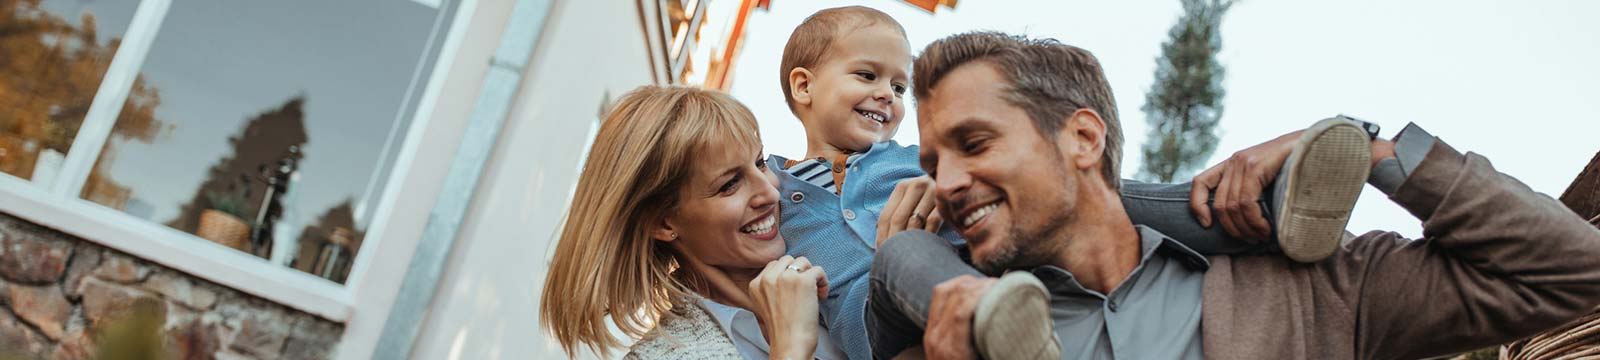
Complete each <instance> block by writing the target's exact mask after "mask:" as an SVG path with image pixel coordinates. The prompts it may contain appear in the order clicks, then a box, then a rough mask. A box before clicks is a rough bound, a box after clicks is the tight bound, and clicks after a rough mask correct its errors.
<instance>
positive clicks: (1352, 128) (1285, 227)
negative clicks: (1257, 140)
mask: <svg viewBox="0 0 1600 360" xmlns="http://www.w3.org/2000/svg"><path fill="white" fill-rule="evenodd" d="M1284 166H1285V167H1286V168H1287V171H1285V172H1284V174H1285V175H1284V178H1283V179H1278V183H1277V186H1278V187H1282V188H1283V190H1284V191H1278V192H1277V193H1278V194H1282V195H1281V196H1278V197H1277V199H1275V201H1277V202H1278V203H1277V204H1274V205H1276V206H1275V207H1274V208H1275V209H1277V210H1278V219H1277V226H1278V245H1279V246H1280V247H1281V248H1282V249H1283V253H1284V255H1288V256H1289V258H1291V259H1294V260H1295V261H1300V262H1306V263H1309V262H1316V261H1320V260H1322V259H1324V258H1327V257H1328V256H1329V255H1333V252H1334V251H1335V250H1338V249H1339V246H1340V242H1341V241H1342V240H1343V239H1344V234H1345V225H1347V224H1349V222H1350V211H1351V209H1354V208H1355V205H1356V199H1357V198H1360V196H1361V189H1362V187H1363V186H1364V185H1366V182H1367V175H1368V174H1369V173H1370V172H1371V171H1372V148H1371V138H1370V137H1369V136H1368V135H1367V132H1366V130H1364V129H1362V128H1361V126H1360V125H1357V124H1356V123H1354V122H1352V121H1350V120H1347V119H1344V118H1342V117H1334V118H1329V119H1323V120H1322V121H1319V122H1317V123H1316V124H1314V125H1311V128H1308V129H1306V131H1305V132H1303V133H1301V135H1300V141H1299V142H1298V143H1296V144H1295V146H1294V152H1292V153H1290V154H1289V160H1288V161H1286V163H1285V164H1284Z"/></svg>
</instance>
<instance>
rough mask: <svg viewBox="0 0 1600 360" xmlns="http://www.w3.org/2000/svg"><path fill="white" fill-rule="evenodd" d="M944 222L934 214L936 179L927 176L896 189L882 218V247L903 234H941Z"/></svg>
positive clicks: (897, 185) (910, 180)
mask: <svg viewBox="0 0 1600 360" xmlns="http://www.w3.org/2000/svg"><path fill="white" fill-rule="evenodd" d="M943 224H944V222H943V221H941V219H940V218H939V212H937V211H934V210H933V178H930V177H928V176H927V175H923V176H918V177H916V178H912V179H906V180H905V181H901V182H900V183H899V184H895V185H894V192H893V193H891V194H889V201H888V202H885V203H884V204H883V213H880V214H878V246H883V241H884V240H888V239H889V237H890V236H894V234H898V233H900V232H901V231H905V230H910V229H922V230H927V231H928V232H938V231H939V226H941V225H943Z"/></svg>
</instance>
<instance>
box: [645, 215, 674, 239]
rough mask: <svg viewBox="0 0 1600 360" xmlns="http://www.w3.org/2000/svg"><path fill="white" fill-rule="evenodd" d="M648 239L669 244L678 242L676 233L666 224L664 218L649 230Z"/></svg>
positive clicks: (670, 225)
mask: <svg viewBox="0 0 1600 360" xmlns="http://www.w3.org/2000/svg"><path fill="white" fill-rule="evenodd" d="M650 238H652V239H656V240H657V241H662V242H669V243H670V242H673V241H676V240H678V231H677V230H676V229H674V228H673V226H672V224H669V223H668V222H667V219H666V218H662V219H661V221H659V222H657V223H656V225H655V226H654V228H653V229H650Z"/></svg>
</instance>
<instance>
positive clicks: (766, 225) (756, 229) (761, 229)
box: [739, 215, 778, 234]
mask: <svg viewBox="0 0 1600 360" xmlns="http://www.w3.org/2000/svg"><path fill="white" fill-rule="evenodd" d="M777 223H778V217H777V216H770V215H768V216H767V219H766V220H761V221H760V222H757V223H754V224H750V225H748V226H745V227H744V228H741V229H739V232H742V233H746V234H765V233H768V232H771V231H772V226H773V225H776V224H777Z"/></svg>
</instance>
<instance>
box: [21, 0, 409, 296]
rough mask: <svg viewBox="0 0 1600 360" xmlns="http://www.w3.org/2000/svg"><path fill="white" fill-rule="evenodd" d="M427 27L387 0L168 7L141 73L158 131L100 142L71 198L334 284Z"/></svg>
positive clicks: (364, 220) (372, 189) (404, 111)
mask: <svg viewBox="0 0 1600 360" xmlns="http://www.w3.org/2000/svg"><path fill="white" fill-rule="evenodd" d="M0 1H4V0H0ZM438 16H439V10H438V9H436V8H434V7H432V6H429V5H425V4H422V3H419V2H412V1H396V0H345V1H312V0H280V1H246V0H211V1H182V2H174V3H173V4H172V7H171V10H170V12H169V13H168V14H167V15H166V19H165V21H164V22H163V23H162V24H161V27H160V31H159V32H158V33H157V35H156V39H155V43H154V45H153V46H152V48H151V49H150V54H149V57H148V58H147V59H145V63H144V68H143V69H141V72H142V74H143V76H144V77H145V80H146V81H147V86H149V87H150V88H152V89H153V90H156V91H159V92H160V101H159V106H156V107H154V111H153V116H154V118H157V119H160V120H161V122H162V123H163V124H164V125H165V126H164V127H163V128H162V132H161V133H160V135H159V136H157V137H155V139H154V140H152V141H148V142H139V141H129V140H126V139H121V138H117V139H113V140H112V141H109V142H108V143H107V145H106V148H105V150H104V151H103V152H102V154H101V155H100V158H99V162H98V163H96V166H95V168H94V172H93V174H92V175H91V178H90V181H89V184H88V185H86V186H85V188H84V191H83V197H84V198H85V199H89V200H91V201H94V202H96V203H99V204H102V205H105V206H109V207H112V208H116V209H120V210H122V211H123V212H125V213H127V214H130V215H133V216H136V217H140V218H144V219H148V220H150V221H155V222H159V223H162V224H165V225H167V226H170V227H172V228H175V229H178V230H182V231H186V232H190V233H194V234H196V235H198V236H199V237H201V238H204V239H207V240H210V241H212V242H215V243H218V244H221V245H223V246H228V247H231V248H234V249H238V250H240V251H243V252H247V253H250V254H254V255H256V256H260V257H263V258H266V259H269V260H270V261H272V262H274V263H278V264H283V265H287V266H292V267H294V268H296V269H300V270H302V271H306V272H308V273H312V274H314V275H317V276H320V277H324V278H328V279H330V280H333V281H335V282H343V281H344V279H345V277H346V276H348V272H349V268H350V262H351V260H352V259H354V257H355V255H356V253H358V251H359V250H360V249H361V244H362V240H363V237H364V236H365V231H366V227H367V226H368V222H369V221H371V216H372V213H373V212H375V210H376V209H374V207H375V205H376V204H375V202H376V201H377V196H378V194H379V193H381V190H382V189H381V188H380V187H381V186H382V184H384V183H385V181H384V180H386V177H387V172H388V171H389V168H390V167H391V164H392V162H393V160H394V159H393V156H394V153H395V152H396V151H397V149H398V148H399V144H398V143H399V141H400V140H401V139H398V138H397V137H399V136H400V135H401V134H403V133H404V132H403V131H400V129H402V128H403V127H404V126H405V125H407V124H406V123H407V121H406V120H407V119H409V118H410V115H411V114H410V112H411V110H410V109H409V108H410V107H411V106H412V105H411V102H412V101H414V100H415V96H416V94H418V93H420V92H421V91H420V87H421V85H420V84H417V83H415V82H414V79H419V78H420V76H421V74H422V73H423V70H424V69H426V67H427V65H426V64H427V63H428V61H427V59H429V58H431V54H430V53H429V52H430V51H431V50H429V49H428V41H429V36H430V35H431V34H433V33H434V22H435V19H436V18H437V17H438ZM130 104H131V103H130ZM125 111H126V110H125ZM123 120H127V119H123ZM118 125H119V126H120V125H122V124H121V122H120V121H119V124H118ZM424 151H426V150H424Z"/></svg>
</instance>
